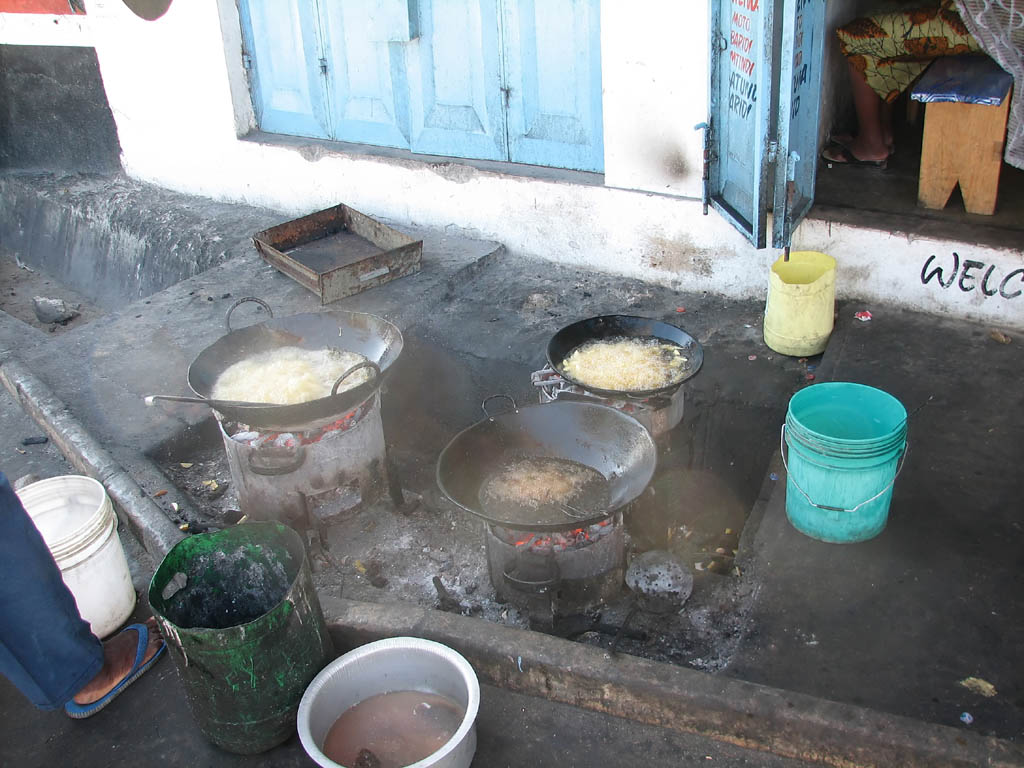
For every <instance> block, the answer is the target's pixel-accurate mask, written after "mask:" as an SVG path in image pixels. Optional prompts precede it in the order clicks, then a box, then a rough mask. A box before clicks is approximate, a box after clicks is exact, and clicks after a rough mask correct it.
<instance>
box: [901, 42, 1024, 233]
mask: <svg viewBox="0 0 1024 768" xmlns="http://www.w3.org/2000/svg"><path fill="white" fill-rule="evenodd" d="M1012 87H1013V78H1012V77H1011V76H1010V75H1009V74H1007V73H1006V72H1004V71H1003V70H1002V69H1000V67H999V65H998V64H996V63H995V62H994V61H992V59H990V58H988V57H987V56H974V55H970V56H947V57H945V58H941V59H937V60H936V61H935V62H933V63H932V65H931V66H930V67H928V69H927V71H925V73H924V74H923V75H922V76H921V79H920V81H918V84H917V86H916V87H915V88H914V90H913V91H912V92H911V94H910V97H911V98H912V99H914V100H915V101H923V102H925V103H926V107H925V113H924V140H923V143H922V146H921V173H920V176H919V177H918V186H917V201H918V203H920V204H921V205H923V206H924V207H925V208H940V209H941V208H945V207H946V203H947V202H948V201H949V196H950V195H951V194H952V193H953V188H954V187H956V185H957V182H959V183H960V192H961V194H962V195H963V198H964V207H965V208H966V209H967V212H968V213H980V214H983V215H985V216H991V215H992V214H993V213H994V212H995V209H996V194H997V191H998V188H999V171H1000V169H1001V168H1002V165H1003V142H1004V141H1005V139H1006V118H1007V115H1008V114H1009V111H1010V89H1011V88H1012Z"/></svg>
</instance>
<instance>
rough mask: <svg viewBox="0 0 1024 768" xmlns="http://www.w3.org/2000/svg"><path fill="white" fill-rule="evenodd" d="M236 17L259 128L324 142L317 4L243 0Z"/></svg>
mask: <svg viewBox="0 0 1024 768" xmlns="http://www.w3.org/2000/svg"><path fill="white" fill-rule="evenodd" d="M240 12H241V17H242V30H243V39H244V44H245V48H246V51H247V53H248V56H249V61H250V62H251V69H250V78H251V86H252V94H253V107H254V109H255V112H256V119H257V120H258V122H259V125H260V128H261V129H262V130H264V131H268V132H271V133H287V134H290V135H293V136H313V137H317V138H328V137H329V136H330V129H329V127H328V116H327V94H326V90H325V80H324V77H323V73H322V70H321V59H322V58H323V55H322V41H321V35H320V26H319V21H318V8H317V2H316V0H244V2H242V3H240Z"/></svg>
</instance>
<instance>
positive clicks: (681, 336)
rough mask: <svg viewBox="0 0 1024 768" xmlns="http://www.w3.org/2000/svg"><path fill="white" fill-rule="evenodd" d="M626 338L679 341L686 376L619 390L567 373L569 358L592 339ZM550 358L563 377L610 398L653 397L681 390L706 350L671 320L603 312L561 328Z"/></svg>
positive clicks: (554, 338) (549, 353)
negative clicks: (646, 387)
mask: <svg viewBox="0 0 1024 768" xmlns="http://www.w3.org/2000/svg"><path fill="white" fill-rule="evenodd" d="M623 337H625V338H633V339H660V340H662V341H667V342H670V343H673V344H678V345H679V346H680V347H682V349H683V355H685V357H686V366H685V368H684V371H683V375H682V377H680V378H678V379H676V380H675V381H673V382H672V383H671V384H667V385H665V386H663V387H657V388H655V389H636V390H615V389H599V388H597V387H593V386H590V385H588V384H584V383H583V382H582V381H579V380H578V379H577V378H575V377H573V376H571V375H570V374H568V373H566V371H565V359H566V358H567V357H568V356H569V355H570V354H572V351H573V350H574V349H576V348H577V347H579V346H580V345H582V344H585V343H587V342H588V341H598V340H603V339H613V338H623ZM547 357H548V363H550V365H551V367H552V368H554V369H555V371H556V372H557V373H558V375H559V376H561V377H562V378H563V379H565V380H566V381H569V382H571V383H573V384H575V385H577V386H579V387H582V388H583V389H585V390H587V391H588V392H592V393H594V394H597V395H606V396H608V397H623V396H626V397H649V396H651V395H663V394H665V395H667V394H671V393H672V392H673V391H675V390H676V389H678V387H679V385H680V384H682V383H683V382H684V381H686V380H687V379H689V378H691V377H692V376H694V375H695V374H696V373H697V371H699V370H700V366H701V364H702V363H703V362H704V349H703V348H702V347H701V345H700V342H698V341H697V340H696V339H695V338H693V337H692V336H691V335H690V334H688V333H687V332H686V331H684V330H682V329H681V328H677V327H676V326H674V325H670V324H669V323H663V322H661V321H660V320H652V319H651V318H649V317H636V316H633V315H602V316H600V317H590V318H587V319H586V320H580V321H578V322H575V323H573V324H572V325H567V326H566V327H564V328H562V330H560V331H558V333H556V334H555V335H554V336H552V337H551V340H550V341H549V342H548V348H547Z"/></svg>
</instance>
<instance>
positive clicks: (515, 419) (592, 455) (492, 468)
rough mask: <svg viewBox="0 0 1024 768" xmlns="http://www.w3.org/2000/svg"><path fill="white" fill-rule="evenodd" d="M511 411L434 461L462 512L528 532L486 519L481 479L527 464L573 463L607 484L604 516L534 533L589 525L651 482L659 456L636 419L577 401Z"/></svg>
mask: <svg viewBox="0 0 1024 768" xmlns="http://www.w3.org/2000/svg"><path fill="white" fill-rule="evenodd" d="M491 399H492V398H488V400H491ZM509 400H511V398H509ZM487 402H488V401H484V412H485V413H488V410H487ZM512 405H513V408H514V409H513V410H511V411H508V412H506V413H502V414H500V415H497V416H491V415H490V414H489V413H488V418H486V419H484V420H483V421H480V422H477V423H476V424H474V425H473V426H471V427H469V428H467V429H464V430H463V431H462V432H460V433H459V434H458V435H456V436H455V437H454V438H453V439H452V441H451V442H450V443H448V445H447V446H446V447H445V449H444V450H443V451H441V455H440V457H439V458H438V461H437V484H438V486H439V487H440V488H441V491H442V492H443V493H444V494H445V496H447V497H448V498H449V499H451V500H452V501H453V502H455V503H456V504H457V505H458V506H460V507H462V508H463V509H464V510H466V511H467V512H471V513H472V514H474V515H476V516H477V517H481V518H483V519H484V520H487V521H488V522H491V523H494V524H496V525H501V526H504V527H507V528H513V529H521V528H527V526H524V525H523V524H522V522H521V521H519V520H515V519H499V518H496V517H493V516H489V515H488V514H486V513H485V512H484V511H483V509H482V508H481V506H482V505H481V504H480V498H479V497H480V488H481V486H482V485H483V483H484V481H485V480H487V479H488V478H489V477H491V476H492V475H493V474H494V473H495V472H497V471H499V470H500V469H501V468H502V467H503V466H505V464H506V463H507V462H509V461H511V460H515V459H519V458H524V457H525V458H546V457H551V458H558V459H570V460H572V461H577V462H579V463H580V464H585V465H586V466H588V467H591V468H593V469H596V470H597V471H598V472H600V473H601V474H602V475H604V477H605V479H607V480H608V483H609V504H608V509H605V510H586V512H587V513H588V514H587V515H585V516H580V515H579V514H578V513H579V510H574V511H572V512H571V513H570V512H566V513H564V514H559V513H555V514H552V515H550V517H549V519H547V520H545V521H543V522H537V521H532V522H531V524H530V525H529V526H528V530H531V531H559V530H573V529H576V528H581V527H585V526H587V525H592V524H594V523H596V522H599V521H601V520H604V519H605V518H607V517H608V516H609V515H611V514H612V513H613V512H615V511H616V510H618V509H621V508H622V507H624V506H625V505H626V504H628V503H629V502H631V501H633V499H635V498H636V497H637V496H639V495H640V494H641V493H642V492H643V490H644V488H646V487H647V484H648V483H649V482H650V480H651V477H652V476H653V474H654V468H655V465H656V463H657V449H656V448H655V445H654V440H653V439H652V438H651V435H650V433H648V431H647V430H646V429H644V427H643V426H642V425H641V424H640V422H638V421H637V420H636V419H634V418H633V417H631V416H628V415H626V414H624V413H622V412H621V411H617V410H615V409H614V408H609V407H608V406H605V405H599V404H597V403H587V402H580V401H575V400H556V401H555V402H552V403H546V404H544V405H528V406H521V407H515V403H514V402H513V403H512Z"/></svg>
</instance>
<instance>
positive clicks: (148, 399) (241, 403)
mask: <svg viewBox="0 0 1024 768" xmlns="http://www.w3.org/2000/svg"><path fill="white" fill-rule="evenodd" d="M143 400H144V401H145V403H146V405H153V404H155V403H156V401H157V400H165V401H167V402H169V403H193V404H195V405H208V406H210V407H211V408H243V407H250V408H252V407H254V406H255V407H257V408H273V407H274V404H273V403H250V402H246V401H245V400H211V399H210V398H207V397H185V396H184V395H182V396H178V395H146V396H145V397H144V398H143Z"/></svg>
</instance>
